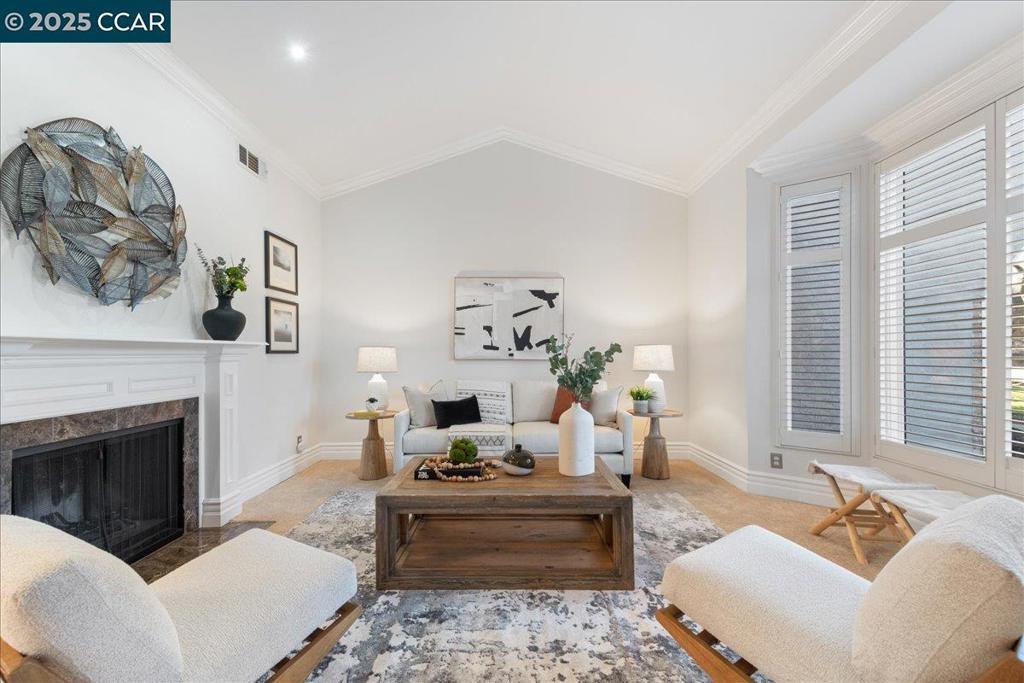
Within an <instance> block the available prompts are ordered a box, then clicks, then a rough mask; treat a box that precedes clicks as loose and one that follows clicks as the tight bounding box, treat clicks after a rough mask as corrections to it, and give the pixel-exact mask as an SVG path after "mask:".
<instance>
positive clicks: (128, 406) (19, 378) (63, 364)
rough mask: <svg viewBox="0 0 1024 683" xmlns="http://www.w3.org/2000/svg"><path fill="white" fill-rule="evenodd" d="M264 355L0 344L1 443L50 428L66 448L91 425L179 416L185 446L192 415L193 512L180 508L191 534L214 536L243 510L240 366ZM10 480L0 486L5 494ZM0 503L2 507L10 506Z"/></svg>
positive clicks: (185, 343) (144, 346) (57, 341)
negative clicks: (77, 428)
mask: <svg viewBox="0 0 1024 683" xmlns="http://www.w3.org/2000/svg"><path fill="white" fill-rule="evenodd" d="M264 346H265V345H264V344H263V343H262V342H217V341H207V340H174V339H95V338H55V337H15V336H0V435H2V436H4V437H5V438H4V439H3V441H4V442H7V441H8V437H13V436H15V435H17V434H19V433H20V430H21V429H25V430H29V429H31V427H25V426H22V427H20V428H19V427H17V426H15V425H18V424H19V423H26V422H30V421H43V422H40V423H38V425H37V426H38V427H39V428H40V429H42V430H43V433H45V430H46V429H47V428H48V427H47V426H46V425H47V424H49V425H50V426H49V428H50V429H52V430H53V433H54V434H56V435H57V436H58V438H56V439H52V440H53V441H56V440H59V439H61V438H74V437H72V436H67V437H61V436H60V434H59V433H58V432H57V430H58V429H63V428H67V425H73V424H78V425H81V424H82V423H83V421H84V422H89V421H91V420H92V419H96V420H106V421H107V424H110V422H111V421H112V420H113V421H116V423H117V424H121V421H122V420H124V421H125V422H124V425H127V424H128V422H130V421H131V420H134V419H140V416H145V415H147V414H159V413H161V412H164V411H171V412H174V411H176V410H179V409H180V410H181V413H182V417H185V419H186V430H185V431H186V445H187V442H188V430H189V425H188V409H189V406H194V415H195V420H194V422H195V427H194V433H195V436H196V438H195V439H194V441H195V442H196V444H195V450H196V456H195V463H196V467H195V471H196V476H195V479H196V484H195V490H196V492H197V495H196V498H195V502H194V503H190V501H189V499H188V498H186V505H187V506H189V507H192V512H191V513H190V514H192V515H195V516H196V517H197V518H198V523H199V526H203V527H217V526H222V525H223V524H225V523H226V522H228V521H229V520H230V519H231V518H232V517H234V516H235V515H237V514H238V513H239V512H240V511H241V506H242V501H243V491H242V490H241V486H240V478H239V474H238V472H239V470H238V457H239V455H238V418H239V415H238V410H239V400H238V386H239V371H240V365H241V359H242V358H243V356H244V355H245V354H248V353H252V352H254V351H260V350H261V349H262V348H263V347H264ZM154 404H156V405H157V406H159V407H153V406H154ZM164 414H166V413H164ZM87 415H91V418H90V417H86V416H87ZM69 416H71V417H69ZM52 418H61V419H58V420H53V419H52ZM141 419H146V421H147V422H156V421H159V420H149V419H148V418H145V417H142V418H141ZM162 419H166V418H162ZM138 424H145V422H141V423H138ZM124 425H122V426H117V427H113V429H120V428H123V426H124ZM99 431H111V430H110V429H101V430H99ZM83 435H84V432H80V433H77V434H76V435H75V436H83ZM40 443H43V442H40ZM13 444H14V442H13V441H11V442H9V443H0V449H2V452H0V455H2V456H3V457H2V459H0V465H2V466H3V467H4V468H9V467H10V453H9V451H10V450H11V449H12V448H17V447H19V446H14V445H13ZM9 471H10V470H9V469H7V470H6V472H7V474H6V475H5V477H4V478H3V479H4V483H6V484H7V485H8V486H9ZM187 493H188V492H187V491H186V494H187ZM0 502H6V505H8V506H9V504H10V503H9V499H7V500H6V501H4V500H0ZM186 519H188V515H187V516H186Z"/></svg>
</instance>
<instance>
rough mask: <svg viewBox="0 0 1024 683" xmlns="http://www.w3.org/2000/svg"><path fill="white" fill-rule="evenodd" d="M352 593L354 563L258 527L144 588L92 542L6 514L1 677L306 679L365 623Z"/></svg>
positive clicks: (1, 541) (0, 570)
mask: <svg viewBox="0 0 1024 683" xmlns="http://www.w3.org/2000/svg"><path fill="white" fill-rule="evenodd" d="M355 592H356V571H355V567H354V566H353V565H352V563H351V562H349V561H348V560H346V559H344V558H341V557H338V556H336V555H332V554H331V553H328V552H325V551H322V550H319V549H317V548H311V547H309V546H306V545H303V544H301V543H297V542H295V541H292V540H290V539H287V538H284V537H283V536H278V535H277V534H272V533H270V532H268V531H263V530H262V529H254V530H251V531H247V532H245V533H244V534H242V535H240V536H238V537H236V538H234V539H232V540H230V541H228V542H227V543H224V544H223V545H221V546H218V547H216V548H214V549H212V550H210V551H209V552H207V553H205V554H203V555H201V556H199V557H198V558H196V559H194V560H192V561H191V562H188V563H187V564H185V565H183V566H182V567H180V568H178V569H176V570H174V571H172V572H171V573H170V574H168V575H166V576H164V577H163V578H161V579H158V580H157V581H155V582H153V583H152V584H150V585H146V583H145V582H144V581H143V580H142V578H141V577H140V576H139V575H138V574H136V573H135V572H134V571H133V570H132V569H131V567H129V566H128V565H127V564H125V563H124V562H122V561H121V560H119V559H117V558H116V557H114V556H113V555H110V554H109V553H106V552H104V551H102V550H100V549H98V548H95V547H93V546H92V545H89V544H88V543H86V542H85V541H82V540H79V539H77V538H74V537H73V536H70V535H68V534H66V533H64V532H63V531H60V530H58V529H54V528H52V527H49V526H47V525H45V524H42V523H40V522H36V521H33V520H29V519H24V518H21V517H13V516H10V515H2V516H0V637H2V640H0V646H2V651H0V655H2V656H0V662H2V666H0V672H2V674H3V678H4V680H6V681H8V683H19V682H20V681H26V682H31V683H37V682H44V681H146V682H147V683H159V682H164V681H197V682H199V681H202V682H206V681H217V682H226V681H245V682H246V683H250V682H251V681H254V680H256V679H258V678H259V677H260V676H262V675H263V674H265V673H267V672H268V671H272V672H273V674H272V678H271V679H270V680H273V681H301V680H304V679H305V677H306V675H307V674H308V673H309V671H311V670H312V669H313V667H314V666H315V665H316V664H317V663H318V662H319V661H320V660H321V659H322V658H323V656H324V655H325V654H326V653H327V652H328V651H329V650H330V648H331V647H332V646H333V645H334V643H335V642H337V641H338V639H339V638H340V637H341V635H342V634H343V633H344V632H345V631H346V630H347V629H348V627H349V626H350V625H351V624H352V622H353V621H355V619H356V618H357V617H358V615H359V612H360V609H359V607H358V606H356V605H355V604H354V603H352V602H349V601H350V600H351V598H352V597H353V596H354V595H355ZM328 622H330V623H328ZM325 624H327V625H325ZM304 643H306V644H305V646H303V644H304ZM300 647H301V648H302V649H301V650H300V651H299V652H298V653H297V654H296V655H295V656H294V657H289V656H288V655H289V653H290V652H292V651H293V650H295V649H296V648H300Z"/></svg>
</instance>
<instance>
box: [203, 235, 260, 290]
mask: <svg viewBox="0 0 1024 683" xmlns="http://www.w3.org/2000/svg"><path fill="white" fill-rule="evenodd" d="M196 252H198V254H199V260H200V261H202V262H203V268H205V269H206V272H207V273H209V275H210V280H211V281H212V282H213V291H215V292H216V293H217V296H234V295H235V292H244V291H245V290H246V289H247V287H246V285H245V276H246V275H248V274H249V266H247V265H245V258H243V259H242V260H241V261H239V262H238V264H237V265H236V264H234V263H232V264H231V265H230V266H229V265H228V262H227V261H226V260H224V257H223V256H218V257H216V258H214V259H207V258H206V254H204V253H203V250H202V249H201V248H200V247H199V245H196Z"/></svg>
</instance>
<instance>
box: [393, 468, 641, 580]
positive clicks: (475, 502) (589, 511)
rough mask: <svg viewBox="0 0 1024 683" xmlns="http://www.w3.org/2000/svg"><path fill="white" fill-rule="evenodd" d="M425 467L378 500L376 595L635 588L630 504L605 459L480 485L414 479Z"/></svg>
mask: <svg viewBox="0 0 1024 683" xmlns="http://www.w3.org/2000/svg"><path fill="white" fill-rule="evenodd" d="M422 461H423V458H414V459H413V460H412V461H411V462H409V463H408V464H407V465H406V466H405V467H404V468H403V469H402V471H401V472H399V473H398V474H396V475H395V476H394V477H393V478H392V479H391V481H389V482H388V483H387V484H386V485H385V486H384V487H383V488H382V489H381V490H380V492H379V493H378V494H377V589H378V590H392V589H407V590H410V589H421V590H423V589H430V590H436V589H442V590H460V589H486V588H494V589H517V588H522V589H531V588H537V589H591V590H632V589H633V497H632V494H630V492H629V489H627V488H626V487H625V486H623V485H622V482H621V481H620V480H619V477H618V475H616V474H615V473H613V472H612V471H611V470H610V469H609V468H608V466H607V465H606V464H604V462H603V461H602V460H601V459H600V458H598V459H597V463H596V466H597V468H596V471H595V472H594V474H589V475H587V476H585V477H564V476H562V475H561V474H559V473H558V459H557V458H553V457H539V458H537V468H536V469H535V470H534V472H533V474H531V475H529V476H526V477H513V476H511V475H508V474H505V473H504V472H503V471H501V470H499V471H498V479H497V480H495V481H488V482H475V483H468V482H467V483H462V482H459V483H455V482H444V481H434V480H430V481H417V480H415V479H414V478H413V471H414V470H415V469H416V467H417V466H418V465H419V464H420V462H422Z"/></svg>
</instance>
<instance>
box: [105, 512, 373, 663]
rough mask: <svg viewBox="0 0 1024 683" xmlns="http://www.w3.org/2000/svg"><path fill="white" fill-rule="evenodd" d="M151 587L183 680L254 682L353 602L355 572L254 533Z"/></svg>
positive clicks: (328, 556) (338, 560)
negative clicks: (172, 635)
mask: <svg viewBox="0 0 1024 683" xmlns="http://www.w3.org/2000/svg"><path fill="white" fill-rule="evenodd" d="M151 587H152V589H153V591H154V593H155V594H156V596H157V597H158V598H159V599H160V601H161V602H162V603H163V604H164V606H165V607H166V608H167V611H168V612H169V613H170V615H171V618H172V619H173V620H174V624H175V626H176V627H177V629H178V637H179V639H180V640H181V651H182V655H183V657H184V680H185V681H190V682H191V681H202V682H204V683H205V682H207V681H254V680H256V679H258V678H259V677H260V676H262V675H263V674H264V673H266V672H267V671H268V670H269V669H270V667H272V666H273V665H274V664H276V663H277V662H278V661H280V660H281V658H282V657H283V656H284V655H285V654H286V653H288V652H290V651H291V650H292V649H293V648H295V647H297V646H299V645H300V644H301V641H302V639H303V638H304V637H305V636H306V635H308V634H309V633H311V632H312V631H313V629H315V628H316V627H318V626H320V625H321V624H322V623H324V621H326V620H327V619H328V618H330V616H331V615H332V614H333V613H334V612H335V610H337V609H338V608H339V607H341V606H342V605H343V604H344V603H346V602H348V601H349V600H350V599H351V598H352V596H354V595H355V593H356V569H355V567H354V566H353V565H352V563H351V562H349V561H348V560H346V559H345V558H343V557H338V556H337V555H334V554H332V553H328V552H325V551H323V550H319V549H317V548H312V547H310V546H307V545H303V544H302V543H298V542H296V541H293V540H291V539H288V538H285V537H284V536H278V535H277V534H273V533H270V532H269V531H264V530H263V529H253V530H251V531H247V532H245V533H244V534H242V535H241V536H238V537H237V538H234V539H232V540H230V541H228V542H227V543H225V544H224V545H221V546H217V547H216V548H214V549H213V550H210V551H209V552H207V553H204V554H203V555H200V556H199V557H198V558H196V559H194V560H192V561H191V562H188V563H187V564H185V565H183V566H181V567H180V568H178V569H175V570H174V571H173V572H171V573H170V574H168V575H166V576H164V577H163V578H161V579H158V580H157V581H155V582H154V583H153V584H152V586H151ZM120 680H132V679H131V678H129V677H124V676H123V677H121V679H120ZM137 680H146V679H137Z"/></svg>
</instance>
